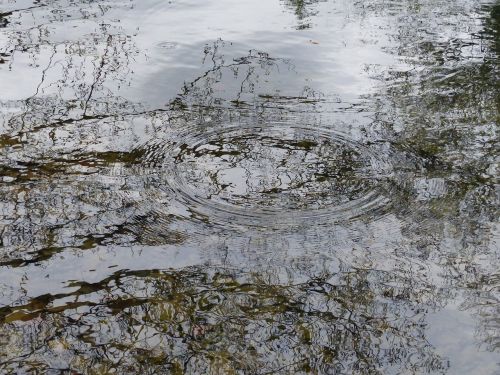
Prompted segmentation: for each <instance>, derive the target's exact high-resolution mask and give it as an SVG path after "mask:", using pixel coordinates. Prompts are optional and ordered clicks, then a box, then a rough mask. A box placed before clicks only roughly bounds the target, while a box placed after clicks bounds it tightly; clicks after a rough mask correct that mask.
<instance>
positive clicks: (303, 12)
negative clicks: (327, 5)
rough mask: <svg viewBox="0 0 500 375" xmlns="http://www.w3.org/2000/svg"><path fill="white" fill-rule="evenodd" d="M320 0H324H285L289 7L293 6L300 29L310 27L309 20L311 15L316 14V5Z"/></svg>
mask: <svg viewBox="0 0 500 375" xmlns="http://www.w3.org/2000/svg"><path fill="white" fill-rule="evenodd" d="M320 1H324V0H306V1H304V0H285V1H284V3H285V5H286V6H287V7H288V8H291V9H292V10H293V11H294V13H295V15H296V16H297V20H298V22H299V25H298V26H297V28H298V29H307V28H309V27H310V23H309V22H308V21H309V19H310V17H311V16H314V15H315V14H316V13H317V12H316V11H315V10H314V5H315V4H317V3H318V2H320Z"/></svg>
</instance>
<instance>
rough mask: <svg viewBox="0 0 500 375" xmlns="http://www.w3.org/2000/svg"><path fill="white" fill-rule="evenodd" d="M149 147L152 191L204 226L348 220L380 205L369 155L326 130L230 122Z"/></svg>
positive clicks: (373, 156)
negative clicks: (169, 196)
mask: <svg viewBox="0 0 500 375" xmlns="http://www.w3.org/2000/svg"><path fill="white" fill-rule="evenodd" d="M155 143H156V144H155V146H154V147H150V148H149V150H148V152H147V155H148V156H147V159H148V161H149V162H151V161H153V164H154V167H155V169H157V170H159V171H161V173H160V175H161V181H162V184H161V186H160V187H159V188H160V189H167V190H168V191H169V192H170V193H173V194H175V196H176V198H177V199H178V200H180V201H182V202H183V203H184V204H185V205H186V206H187V207H188V208H189V210H190V211H192V212H196V213H197V214H201V215H203V216H205V217H207V218H208V219H209V220H210V222H214V221H215V222H219V223H225V224H227V223H238V224H241V223H243V224H253V225H269V224H284V223H285V224H286V223H290V222H297V221H300V220H306V219H313V218H333V219H348V218H352V217H355V216H359V215H360V214H362V213H365V212H367V211H371V210H373V209H376V208H379V207H380V206H381V205H383V204H384V202H385V198H384V196H383V195H382V194H381V191H380V189H379V184H378V182H377V180H378V177H377V176H379V172H380V171H379V169H380V168H379V167H380V165H381V162H380V160H379V159H378V157H377V155H376V154H375V153H374V152H371V151H370V149H369V148H367V147H365V146H363V145H362V144H359V143H357V142H354V141H352V140H350V139H349V138H348V137H346V136H345V135H343V134H341V133H338V132H335V131H332V130H329V129H318V128H308V127H290V126H279V125H274V126H241V125H238V126H236V125H231V126H225V127H217V128H211V129H210V130H205V131H201V132H198V133H197V134H188V135H186V133H184V135H182V136H180V137H179V138H178V139H176V141H175V142H173V141H172V142H165V143H164V144H161V145H160V146H158V143H157V142H155Z"/></svg>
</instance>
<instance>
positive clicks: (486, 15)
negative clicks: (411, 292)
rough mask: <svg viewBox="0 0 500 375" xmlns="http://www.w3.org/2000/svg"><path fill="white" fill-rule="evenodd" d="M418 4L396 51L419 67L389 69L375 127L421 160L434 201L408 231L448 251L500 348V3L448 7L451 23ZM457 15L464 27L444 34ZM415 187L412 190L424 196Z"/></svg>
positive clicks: (456, 280)
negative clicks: (499, 181) (499, 228)
mask: <svg viewBox="0 0 500 375" xmlns="http://www.w3.org/2000/svg"><path fill="white" fill-rule="evenodd" d="M417 5H418V6H417V7H415V8H412V9H407V12H408V14H409V17H408V20H414V21H415V22H417V23H418V27H417V26H416V25H417V24H416V23H415V22H402V23H399V24H397V27H396V32H395V36H394V38H395V41H396V47H394V48H391V49H388V50H389V51H390V52H393V53H395V54H397V55H398V56H399V57H400V59H401V61H403V62H405V64H408V65H410V67H412V69H407V70H405V71H404V72H403V71H398V70H396V69H394V70H393V71H390V72H385V74H384V77H383V78H384V84H383V86H382V87H383V89H382V93H381V94H380V96H379V97H378V98H375V99H376V100H377V103H378V105H379V107H378V108H377V111H378V113H377V119H376V121H375V122H374V124H373V129H372V131H374V132H375V133H376V132H380V133H382V134H383V136H381V135H380V134H377V135H375V137H376V138H378V139H383V138H386V139H387V138H389V142H390V144H391V145H392V146H393V147H394V148H395V149H398V150H400V151H403V152H407V153H411V154H413V155H414V157H415V160H417V162H418V163H419V165H420V168H421V171H420V181H423V180H425V181H426V182H427V184H426V187H427V189H428V191H427V192H428V193H429V195H428V196H429V198H427V199H428V201H429V203H428V204H423V203H422V202H420V203H418V202H417V204H416V205H415V206H414V207H412V208H410V209H409V210H404V212H403V215H402V219H403V220H404V221H405V222H407V223H408V224H407V227H406V228H405V234H406V235H408V237H409V238H413V239H412V245H413V246H412V248H415V249H418V251H419V253H420V256H422V257H425V258H426V259H430V258H432V257H438V258H439V259H441V260H440V262H439V263H440V267H442V270H443V273H444V275H445V276H444V277H445V280H446V282H447V283H449V284H450V285H451V286H452V287H453V288H463V290H464V293H463V298H464V299H465V302H464V303H463V305H462V307H464V308H467V309H468V310H469V311H470V312H471V313H474V314H475V315H477V317H478V323H479V328H478V333H479V335H478V337H479V338H480V339H481V340H483V341H484V342H485V343H486V346H487V347H488V349H489V350H498V342H497V341H498V340H496V337H498V320H497V319H496V318H495V310H497V309H498V286H499V285H498V275H497V274H498V266H499V264H498V252H497V250H496V249H495V245H494V240H493V233H494V226H495V224H494V223H495V221H496V220H497V218H498V189H497V185H496V183H495V182H494V178H495V177H494V175H495V173H496V167H495V163H496V153H497V152H496V144H497V143H498V141H497V137H498V135H497V132H498V130H497V128H498V118H499V110H500V103H499V101H498V99H499V95H498V93H499V92H500V80H499V77H500V74H499V73H500V71H499V68H498V67H499V64H498V62H499V55H498V35H499V26H500V23H499V21H498V4H496V5H487V6H482V7H481V8H480V9H475V10H473V12H472V13H471V12H466V11H465V10H464V9H461V8H456V9H444V8H443V9H440V10H439V12H441V14H442V21H441V22H440V21H438V20H436V17H435V15H434V16H433V17H430V18H429V19H427V20H426V19H425V18H424V17H422V15H423V14H426V12H430V10H429V9H426V7H425V6H424V5H423V4H420V3H419V4H417ZM431 10H432V11H434V8H433V7H431ZM460 19H464V20H467V21H468V20H469V19H476V20H480V21H481V23H476V24H475V25H474V26H472V23H470V25H471V26H470V27H471V29H470V30H468V32H467V37H464V36H462V37H460V36H458V35H460V34H459V33H458V31H459V30H460V29H461V27H462V23H461V22H460V21H459V20H460ZM450 20H454V21H453V23H452V24H453V25H455V26H454V27H455V28H456V31H457V32H456V33H454V34H453V35H441V36H440V37H439V38H438V37H436V35H439V30H440V27H442V25H443V24H444V23H446V22H449V21H450ZM422 23H424V24H425V26H423V24H422ZM424 29H425V30H426V31H425V32H423V31H421V30H424ZM462 35H463V34H462ZM371 136H374V134H371ZM437 182H439V184H438V183H437ZM432 183H434V185H433V184H432ZM438 185H440V186H446V189H445V190H446V191H445V190H441V192H438V197H439V199H434V198H432V191H430V190H432V188H433V186H434V187H437V186H438ZM416 186H423V185H422V184H420V185H418V184H415V187H416ZM415 187H414V188H415ZM411 188H412V187H411V186H410V187H409V189H408V191H407V193H405V194H408V195H411V194H414V193H415V192H414V191H413V192H412V191H411V190H412V189H411ZM405 194H402V195H401V197H403V196H404V195H405ZM400 204H401V206H403V203H402V201H400ZM410 212H411V214H409V213H410ZM410 218H411V219H412V220H410ZM433 226H434V227H433ZM438 228H440V229H439V230H438ZM416 231H417V232H416ZM415 232H416V233H415ZM424 233H425V234H424ZM445 241H449V242H452V243H453V244H454V246H453V248H452V249H449V248H447V246H446V243H445ZM483 257H486V259H488V261H487V262H484V260H482V258H483Z"/></svg>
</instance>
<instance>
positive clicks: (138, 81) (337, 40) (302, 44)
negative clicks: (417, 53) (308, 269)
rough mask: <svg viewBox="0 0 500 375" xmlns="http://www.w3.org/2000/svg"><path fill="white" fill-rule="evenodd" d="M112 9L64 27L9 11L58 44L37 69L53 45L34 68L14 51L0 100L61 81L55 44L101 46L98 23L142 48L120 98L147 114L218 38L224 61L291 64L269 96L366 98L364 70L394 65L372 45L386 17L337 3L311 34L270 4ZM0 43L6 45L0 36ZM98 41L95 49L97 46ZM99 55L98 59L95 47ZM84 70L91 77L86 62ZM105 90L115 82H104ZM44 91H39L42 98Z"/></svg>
mask: <svg viewBox="0 0 500 375" xmlns="http://www.w3.org/2000/svg"><path fill="white" fill-rule="evenodd" d="M117 4H120V5H123V6H117V7H116V9H110V10H107V11H106V12H105V13H104V16H100V15H99V16H98V17H97V18H95V17H90V18H89V19H87V20H82V19H81V16H80V17H79V16H78V15H77V14H72V13H71V12H68V13H69V14H70V15H72V16H73V17H70V18H69V19H68V20H64V22H60V21H55V22H50V23H46V22H47V21H48V20H52V19H53V18H52V15H51V14H50V12H48V11H47V10H46V9H45V8H40V9H34V10H32V11H26V12H23V13H21V14H19V13H16V16H15V19H16V20H17V21H19V22H22V26H20V25H18V26H16V27H18V28H19V29H26V25H28V26H33V25H35V24H36V23H37V22H43V23H46V25H45V26H46V27H47V29H48V30H49V32H50V33H49V35H48V36H47V37H46V38H47V40H48V41H50V43H53V44H55V45H57V46H58V47H56V48H57V52H58V53H57V54H56V55H55V56H54V57H53V61H54V63H55V64H53V65H54V66H53V67H52V68H50V69H49V70H47V71H45V72H44V68H45V67H46V66H47V64H48V63H49V60H50V56H51V54H52V52H53V50H52V47H48V46H42V47H41V48H40V50H39V51H38V52H37V55H36V63H35V66H32V65H31V64H32V57H31V56H28V55H26V54H19V53H18V54H17V55H16V56H17V57H16V60H15V63H14V65H13V67H12V71H8V70H7V69H5V68H4V69H0V80H1V81H2V86H3V87H4V88H5V90H2V93H0V95H1V98H2V99H15V98H16V99H22V98H25V97H28V96H31V95H32V94H33V93H35V92H36V87H37V85H38V78H35V77H41V76H42V75H43V74H45V75H46V78H47V82H51V81H54V80H55V79H56V78H57V76H58V75H61V74H62V72H61V69H60V67H58V66H57V65H58V62H59V61H58V60H61V59H64V57H65V53H66V51H65V50H64V45H63V44H64V43H66V44H67V43H70V42H78V41H82V40H85V39H88V38H89V37H91V35H92V34H95V35H97V38H98V39H99V34H101V33H102V30H101V29H100V27H99V24H100V23H101V20H102V21H104V22H105V23H106V24H108V25H109V33H110V34H125V35H128V36H131V37H132V38H131V42H132V43H134V46H135V47H136V48H137V50H139V51H140V53H139V54H138V55H136V56H134V57H133V59H131V60H133V61H131V62H130V66H129V67H130V71H131V73H130V77H127V78H128V79H131V84H130V86H126V85H124V86H122V89H121V90H120V91H119V92H120V94H121V95H122V96H124V97H126V98H127V99H130V100H132V101H135V102H142V103H143V104H148V105H150V106H152V107H158V106H162V105H164V104H165V103H166V102H168V101H169V100H170V99H171V98H173V97H174V96H175V95H176V94H177V93H178V92H179V90H180V88H181V87H182V84H183V82H184V81H185V80H189V79H193V78H195V77H196V76H198V75H199V74H200V73H201V72H202V70H200V65H201V59H202V57H203V55H202V52H203V49H204V47H205V45H206V44H211V43H212V42H213V41H215V40H217V39H219V38H221V39H223V40H225V41H227V42H230V43H233V45H232V46H230V47H227V48H225V49H223V51H221V52H222V53H225V54H227V56H226V60H227V61H231V60H232V59H233V58H237V57H241V56H245V55H247V54H248V51H249V50H251V49H252V50H260V51H264V52H267V53H268V54H269V55H270V56H271V57H273V58H284V59H290V60H291V62H292V64H293V65H294V67H295V71H294V72H293V74H285V73H286V72H281V73H282V74H284V78H283V79H280V74H275V75H274V76H273V78H272V82H271V83H270V84H269V85H268V87H264V88H263V90H266V89H267V90H269V91H270V92H265V91H264V92H262V93H264V94H274V93H276V92H279V93H280V94H281V95H292V96H297V95H299V94H300V93H301V91H302V89H303V88H304V86H306V85H307V86H310V87H312V88H313V89H314V90H316V91H319V92H323V93H326V94H328V95H334V96H336V97H340V98H341V99H342V100H350V99H354V98H357V97H358V96H359V95H362V94H367V93H369V92H370V91H371V88H372V87H373V82H371V81H370V80H369V79H368V76H367V74H366V72H365V66H366V64H367V63H370V64H383V65H387V64H389V63H393V62H394V61H393V59H392V58H390V57H389V55H387V54H384V53H383V52H381V50H380V48H379V46H378V45H377V44H379V43H380V42H381V41H382V39H387V36H384V35H385V34H384V33H383V32H382V31H383V30H379V28H380V27H383V28H386V27H387V25H386V24H387V20H384V19H383V18H380V17H379V16H378V15H377V14H373V16H368V17H365V18H363V19H362V20H360V19H356V18H353V19H352V20H350V19H348V18H347V17H346V16H349V13H346V10H347V11H348V9H349V6H348V5H346V4H342V3H336V4H319V5H317V6H318V7H323V8H324V9H320V12H322V15H324V16H323V17H318V18H314V27H313V28H311V29H308V30H303V31H300V32H298V31H297V30H295V29H294V26H295V25H296V22H297V21H296V18H295V15H294V14H293V13H292V12H291V11H290V10H285V8H284V7H283V5H282V4H280V2H278V1H265V0H261V1H249V0H247V1H238V2H237V3H234V2H232V1H228V0H226V1H217V2H202V3H199V2H196V3H195V2H173V3H171V4H170V3H168V2H165V1H141V2H136V3H132V5H131V6H130V7H128V6H125V5H124V4H121V3H119V2H117ZM65 11H67V9H65ZM31 12H32V13H31ZM89 13H90V14H94V13H97V9H94V8H92V7H89ZM63 15H65V14H64V13H63ZM186 25H189V26H188V27H186ZM374 30H375V31H374ZM377 30H378V31H377ZM0 35H2V34H0ZM1 37H2V38H3V39H4V38H5V35H2V36H1ZM101 39H103V38H102V37H101ZM98 43H101V44H102V40H101V41H99V42H98ZM99 52H100V53H102V52H103V51H102V48H101V50H100V51H99ZM77 62H78V61H76V63H77ZM86 64H87V68H88V69H89V71H91V70H92V69H93V66H92V64H91V63H90V61H87V62H86ZM26 69H29V71H30V74H29V75H26ZM132 72H133V73H132ZM106 84H107V85H108V86H109V87H113V85H114V83H113V81H112V80H110V81H109V82H107V83H106ZM115 90H116V88H115ZM50 91H51V89H50V88H49V87H47V88H46V92H48V93H50Z"/></svg>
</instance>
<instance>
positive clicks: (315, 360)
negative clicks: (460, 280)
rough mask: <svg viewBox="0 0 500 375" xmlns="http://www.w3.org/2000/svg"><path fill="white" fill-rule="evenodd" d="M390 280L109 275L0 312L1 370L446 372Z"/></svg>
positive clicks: (410, 293) (414, 309) (404, 295)
mask: <svg viewBox="0 0 500 375" xmlns="http://www.w3.org/2000/svg"><path fill="white" fill-rule="evenodd" d="M398 281H403V280H396V279H394V276H391V275H389V274H387V273H383V272H376V271H369V270H362V269H352V270H350V271H349V272H345V273H341V274H338V275H328V276H327V275H324V277H321V278H315V279H311V280H309V281H308V282H306V283H303V284H298V285H292V286H280V285H274V284H268V283H266V282H265V281H264V280H263V278H262V276H252V275H245V274H241V275H235V274H231V273H228V272H227V271H224V270H217V269H214V270H210V272H209V273H206V272H202V271H201V270H200V269H187V270H184V271H172V272H155V271H147V272H117V273H115V274H114V275H112V276H110V277H109V278H108V279H105V280H103V281H101V282H99V283H94V284H86V283H76V284H74V285H73V286H75V287H78V289H77V291H76V292H73V293H69V294H64V295H57V296H40V297H38V298H36V299H32V300H31V302H30V303H29V304H27V305H21V306H18V307H16V308H3V309H2V310H0V315H1V316H2V319H3V321H4V325H3V333H4V335H3V341H4V343H5V345H3V346H2V349H1V350H2V355H3V357H4V358H6V360H5V361H4V362H3V363H2V366H3V368H4V370H7V369H11V370H12V369H16V368H17V367H18V366H19V368H20V369H23V370H28V369H29V368H30V367H31V366H40V367H38V368H44V369H47V370H48V369H49V368H51V367H52V368H53V367H54V366H57V368H62V369H68V370H73V371H78V372H85V373H87V372H88V371H89V370H90V368H91V367H95V366H97V368H98V369H100V370H101V371H111V370H112V369H114V371H117V372H119V373H137V372H138V371H148V372H150V373H151V372H155V371H167V370H170V371H173V372H174V371H181V372H182V371H187V372H195V373H215V372H217V370H219V371H220V370H222V371H223V372H224V373H226V372H228V371H244V372H245V373H256V374H264V373H296V372H299V371H306V372H310V371H312V370H313V369H316V371H319V372H321V373H339V374H348V373H355V372H357V373H386V372H387V371H391V369H397V371H399V372H405V371H408V372H412V371H414V370H415V369H417V368H419V369H425V370H426V371H429V372H433V373H440V372H443V371H445V369H446V365H445V364H444V363H443V361H442V360H441V359H440V358H439V357H438V356H436V355H435V354H434V353H433V352H432V348H431V347H430V346H429V345H428V343H427V342H426V340H425V336H424V333H425V324H423V323H422V318H423V317H424V316H425V313H424V310H423V309H422V307H418V306H419V304H420V303H421V302H423V300H424V299H425V298H427V296H425V295H424V294H420V292H418V291H417V290H418V289H419V288H415V287H416V286H417V285H413V287H412V288H408V289H405V288H404V287H403V288H401V287H399V286H390V285H396V284H399V282H398ZM404 282H406V281H404ZM420 288H421V286H420ZM424 289H425V288H424ZM424 289H422V290H424ZM58 300H60V301H61V302H58ZM63 300H64V302H62V301H63ZM48 358H54V359H53V360H49V361H47V359H48ZM28 363H29V364H30V365H28Z"/></svg>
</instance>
